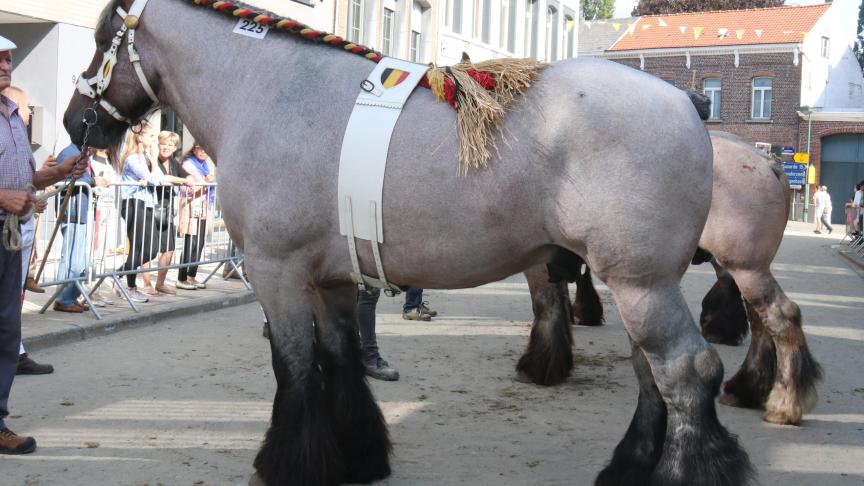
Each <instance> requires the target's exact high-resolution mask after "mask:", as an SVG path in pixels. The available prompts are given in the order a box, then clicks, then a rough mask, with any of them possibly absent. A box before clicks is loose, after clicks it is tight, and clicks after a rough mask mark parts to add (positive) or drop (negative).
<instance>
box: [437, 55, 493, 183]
mask: <svg viewBox="0 0 864 486" xmlns="http://www.w3.org/2000/svg"><path fill="white" fill-rule="evenodd" d="M470 67H471V66H470V65H468V64H463V63H459V64H456V65H454V66H453V67H452V68H451V69H450V72H451V74H452V76H453V78H454V80H455V81H456V82H457V83H458V84H459V87H460V91H459V97H458V98H457V131H458V135H459V141H460V144H459V161H460V164H459V173H460V174H461V175H466V174H467V173H468V171H469V170H470V169H481V168H484V167H486V166H487V165H488V163H489V159H490V158H491V154H490V152H489V149H488V147H489V145H494V144H495V142H494V134H495V133H496V132H498V131H499V130H500V129H499V126H500V124H501V120H502V119H503V117H504V107H503V106H502V105H501V104H500V103H499V102H498V101H497V100H496V99H495V98H494V97H493V95H492V94H491V93H489V92H488V91H486V90H485V89H484V88H483V87H482V86H480V85H479V84H477V82H475V81H474V79H473V78H471V76H469V75H468V72H467V70H468V69H469V68H470Z"/></svg>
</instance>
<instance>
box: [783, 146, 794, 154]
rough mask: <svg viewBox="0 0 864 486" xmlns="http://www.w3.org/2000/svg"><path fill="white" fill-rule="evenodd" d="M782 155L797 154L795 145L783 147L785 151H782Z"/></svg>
mask: <svg viewBox="0 0 864 486" xmlns="http://www.w3.org/2000/svg"><path fill="white" fill-rule="evenodd" d="M780 154H781V155H795V148H794V147H783V151H782V152H780Z"/></svg>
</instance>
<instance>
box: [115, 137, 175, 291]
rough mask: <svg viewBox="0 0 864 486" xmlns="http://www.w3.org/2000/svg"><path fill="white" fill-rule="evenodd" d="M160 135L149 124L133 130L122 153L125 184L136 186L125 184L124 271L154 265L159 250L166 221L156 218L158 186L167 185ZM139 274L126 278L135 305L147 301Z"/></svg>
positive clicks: (128, 275)
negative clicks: (159, 157)
mask: <svg viewBox="0 0 864 486" xmlns="http://www.w3.org/2000/svg"><path fill="white" fill-rule="evenodd" d="M155 145H156V132H155V130H153V127H151V126H150V125H149V124H147V123H142V124H141V125H140V129H139V130H138V131H137V132H136V131H135V130H129V132H128V133H127V134H126V140H125V143H124V146H123V150H122V152H121V153H120V157H119V160H120V161H121V165H122V170H121V171H120V173H121V174H122V176H121V181H122V182H124V183H134V185H124V186H123V187H122V190H121V196H120V197H121V199H122V204H121V207H120V210H121V211H122V213H121V214H122V215H123V218H124V219H125V220H126V236H127V237H128V238H129V255H128V256H127V258H126V263H125V264H124V265H123V266H122V267H120V270H125V271H129V270H135V269H137V268H139V267H141V266H142V265H143V264H145V263H148V262H150V261H151V260H153V259H154V258H155V257H156V254H157V253H158V251H159V245H158V242H159V241H158V234H159V232H160V229H161V225H162V221H161V220H156V219H155V217H154V212H153V211H154V207H156V186H158V185H162V184H164V183H165V179H164V177H162V175H161V174H160V173H158V172H157V171H156V170H155V165H154V164H153V162H152V160H153V156H152V154H154V153H155V150H154V147H155ZM136 276H137V275H136V274H135V273H129V274H127V275H126V283H127V285H128V294H129V299H130V300H132V301H133V302H147V301H148V300H149V299H148V297H147V295H145V294H144V293H143V292H141V291H140V290H138V287H137V285H136V283H135V281H136Z"/></svg>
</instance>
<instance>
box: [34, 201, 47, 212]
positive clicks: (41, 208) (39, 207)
mask: <svg viewBox="0 0 864 486" xmlns="http://www.w3.org/2000/svg"><path fill="white" fill-rule="evenodd" d="M34 200H35V199H34ZM47 207H48V201H37V202H36V209H34V210H33V212H35V213H37V214H42V213H44V212H45V208H47Z"/></svg>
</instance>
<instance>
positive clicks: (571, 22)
mask: <svg viewBox="0 0 864 486" xmlns="http://www.w3.org/2000/svg"><path fill="white" fill-rule="evenodd" d="M565 11H566V10H565ZM575 18H576V16H575V15H573V14H572V13H568V14H566V15H564V57H565V58H567V59H569V58H571V57H573V44H575V43H576V20H575Z"/></svg>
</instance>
